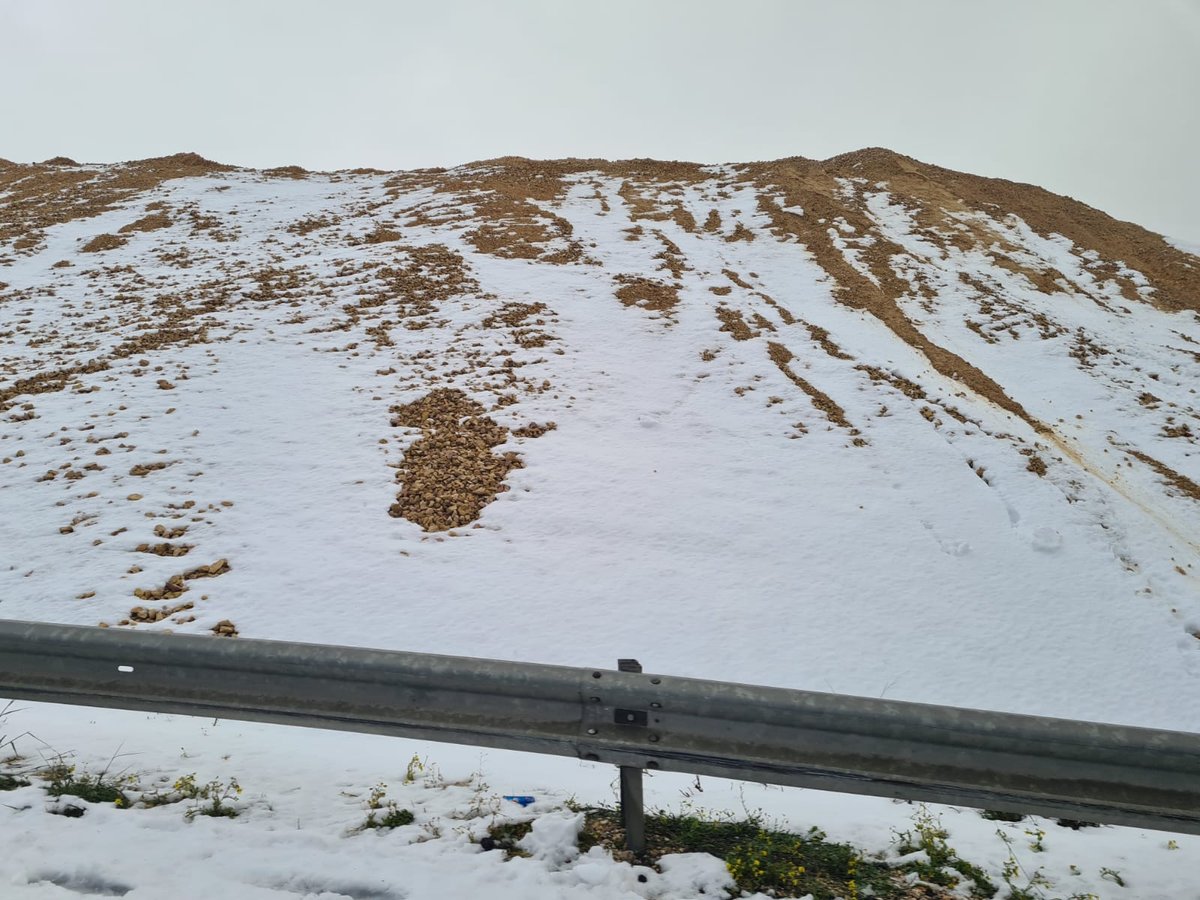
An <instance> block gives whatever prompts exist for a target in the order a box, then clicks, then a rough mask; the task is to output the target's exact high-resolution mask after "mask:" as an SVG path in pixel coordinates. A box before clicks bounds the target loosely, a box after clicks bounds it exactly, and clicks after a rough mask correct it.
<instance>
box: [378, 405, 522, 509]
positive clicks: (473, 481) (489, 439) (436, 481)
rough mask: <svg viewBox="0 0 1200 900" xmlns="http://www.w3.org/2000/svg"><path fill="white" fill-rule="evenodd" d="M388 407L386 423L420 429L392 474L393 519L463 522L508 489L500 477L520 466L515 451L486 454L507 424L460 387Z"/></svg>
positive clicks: (505, 434) (505, 436) (503, 435)
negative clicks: (390, 415)
mask: <svg viewBox="0 0 1200 900" xmlns="http://www.w3.org/2000/svg"><path fill="white" fill-rule="evenodd" d="M392 412H393V413H395V416H394V418H393V419H392V425H394V426H396V427H402V428H419V429H420V430H421V437H420V438H418V439H417V441H416V442H415V443H413V445H412V446H411V447H409V448H408V451H407V452H406V453H405V454H404V462H403V463H402V465H401V466H400V470H399V472H398V473H397V475H396V478H397V480H398V481H399V482H400V484H401V489H400V494H399V496H398V497H397V500H396V503H394V504H393V505H392V507H391V509H389V510H388V514H389V515H391V516H392V517H394V518H403V519H407V520H408V521H410V522H413V523H415V524H417V525H420V526H421V527H422V528H423V529H424V530H425V531H446V530H447V529H450V528H457V527H459V526H462V525H466V524H467V523H469V522H473V521H475V520H476V519H478V518H479V515H480V513H481V512H482V510H483V508H484V507H485V506H487V505H488V504H489V503H491V502H492V501H493V500H495V499H496V496H497V495H498V494H500V493H502V492H504V491H506V490H508V488H507V486H506V485H505V484H504V479H505V478H506V477H507V475H508V473H509V472H510V471H512V470H513V469H517V468H520V467H521V460H520V458H519V457H518V456H517V454H515V453H511V452H510V453H504V454H502V455H499V456H497V455H496V454H494V453H492V448H493V447H497V446H499V445H500V444H503V443H504V442H505V441H506V440H507V439H508V429H506V428H503V427H502V426H500V425H498V424H496V422H495V421H494V420H492V419H491V418H489V417H488V416H487V415H485V414H484V413H485V411H484V408H483V407H482V406H481V405H480V404H478V403H476V402H475V401H474V400H472V399H470V398H469V397H467V395H466V394H464V393H463V392H462V391H458V390H453V389H449V388H442V389H439V390H435V391H432V392H431V393H429V394H427V395H426V396H425V397H422V398H421V399H420V400H416V401H414V402H412V403H408V404H404V405H402V406H396V407H393V409H392Z"/></svg>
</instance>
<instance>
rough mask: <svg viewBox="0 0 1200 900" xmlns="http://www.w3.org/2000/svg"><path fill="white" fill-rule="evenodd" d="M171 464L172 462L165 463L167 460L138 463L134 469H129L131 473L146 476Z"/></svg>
mask: <svg viewBox="0 0 1200 900" xmlns="http://www.w3.org/2000/svg"><path fill="white" fill-rule="evenodd" d="M169 465H171V464H170V463H165V462H152V463H138V464H137V465H136V466H134V467H133V468H132V469H130V470H129V474H130V475H139V476H141V477H143V478H144V477H145V476H147V475H149V474H150V473H151V472H157V471H159V470H160V469H165V468H166V467H167V466H169Z"/></svg>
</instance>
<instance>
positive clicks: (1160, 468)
mask: <svg viewBox="0 0 1200 900" xmlns="http://www.w3.org/2000/svg"><path fill="white" fill-rule="evenodd" d="M1125 452H1126V453H1128V454H1129V455H1130V456H1132V457H1133V458H1134V459H1139V460H1141V461H1142V462H1144V463H1145V464H1146V465H1148V466H1149V467H1150V468H1152V469H1153V470H1154V471H1155V472H1157V473H1158V474H1159V475H1161V476H1162V478H1163V480H1164V481H1166V482H1167V484H1169V485H1171V487H1173V488H1175V490H1177V491H1178V492H1179V493H1181V494H1183V495H1184V496H1185V497H1191V498H1192V499H1193V500H1197V501H1200V484H1196V482H1194V481H1192V479H1190V478H1188V477H1187V476H1186V475H1181V474H1180V473H1178V472H1176V471H1175V470H1174V469H1172V468H1171V467H1170V466H1168V465H1166V464H1165V463H1162V462H1159V461H1158V460H1157V459H1155V458H1154V457H1153V456H1150V455H1149V454H1146V453H1143V452H1142V451H1141V450H1126V451H1125Z"/></svg>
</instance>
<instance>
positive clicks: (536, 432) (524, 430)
mask: <svg viewBox="0 0 1200 900" xmlns="http://www.w3.org/2000/svg"><path fill="white" fill-rule="evenodd" d="M556 428H558V425H557V424H555V423H554V422H546V423H544V424H538V423H537V422H530V423H528V424H527V425H522V426H521V427H520V428H514V429H513V430H512V435H513V437H520V438H536V437H541V436H542V435H543V434H545V433H546V432H547V431H554V430H555V429H556Z"/></svg>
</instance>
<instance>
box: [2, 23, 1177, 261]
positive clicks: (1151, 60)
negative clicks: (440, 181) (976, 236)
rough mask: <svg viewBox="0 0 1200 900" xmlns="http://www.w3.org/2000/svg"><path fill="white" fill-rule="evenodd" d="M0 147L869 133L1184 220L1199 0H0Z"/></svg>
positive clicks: (549, 141)
mask: <svg viewBox="0 0 1200 900" xmlns="http://www.w3.org/2000/svg"><path fill="white" fill-rule="evenodd" d="M0 78H2V81H0V84H2V85H3V90H2V91H0V157H6V158H8V159H13V160H17V161H20V162H29V161H35V160H41V159H45V158H48V157H51V156H55V155H58V154H63V155H66V156H70V157H73V158H75V159H78V160H80V161H89V162H107V161H115V160H124V159H133V158H140V157H147V156H158V155H162V154H165V153H173V152H177V151H180V150H193V151H196V152H198V153H201V154H203V155H205V156H208V157H211V158H214V159H218V160H220V161H222V162H230V163H238V164H242V165H251V166H274V165H285V164H292V163H295V164H299V165H302V166H305V167H307V168H315V169H332V168H350V167H354V166H377V167H379V168H387V169H394V168H412V167H417V166H431V165H452V164H454V163H459V162H465V161H468V160H473V159H483V158H487V157H493V156H500V155H504V154H519V155H522V156H531V157H543V158H544V157H559V156H602V157H609V158H616V157H630V156H650V157H658V158H666V159H691V160H698V161H702V162H721V161H739V162H740V161H748V160H757V159H771V158H776V157H780V156H792V155H800V156H808V157H814V158H823V157H826V156H831V155H833V154H836V153H841V152H843V151H846V150H853V149H857V148H859V147H866V146H885V147H890V148H892V149H894V150H898V151H900V152H902V153H907V154H909V155H911V156H915V157H917V158H918V159H922V160H924V161H926V162H932V163H937V164H939V165H944V166H948V167H950V168H955V169H962V170H965V171H969V172H974V173H977V174H981V175H994V176H1000V177H1005V178H1012V179H1015V180H1019V181H1031V182H1034V183H1037V184H1041V185H1043V186H1045V187H1047V188H1050V189H1051V190H1054V191H1058V192H1060V193H1066V194H1070V195H1071V196H1074V197H1077V198H1078V199H1080V200H1083V201H1084V202H1087V203H1090V204H1092V205H1093V206H1098V207H1100V208H1101V209H1104V210H1105V211H1107V212H1109V213H1111V214H1113V215H1115V216H1117V217H1119V218H1124V219H1131V220H1133V221H1136V222H1139V223H1141V224H1143V225H1146V226H1147V227H1149V228H1151V229H1153V230H1156V231H1161V232H1164V233H1166V234H1168V235H1171V236H1174V237H1178V238H1182V239H1185V240H1190V241H1200V165H1198V163H1197V159H1198V153H1197V150H1198V145H1200V96H1197V89H1198V88H1200V0H1137V2H1133V0H1128V2H1111V0H1035V2H1026V0H1003V2H1001V0H992V2H986V3H985V2H972V0H925V2H867V0H841V2H836V3H835V2H832V0H829V2H820V3H817V2H800V0H796V2H785V0H780V2H773V0H724V2H710V0H678V2H675V0H659V2H654V0H633V2H630V0H605V2H602V3H600V2H587V3H585V2H583V0H578V2H572V0H559V2H550V0H540V2H539V0H519V2H518V0H513V2H501V0H493V2H466V0H425V2H420V3H417V2H400V0H392V2H368V0H360V2H354V0H336V2H335V0H329V2H323V3H322V2H311V0H257V2H256V0H205V2H198V0H170V2H167V0H93V2H87V0H0Z"/></svg>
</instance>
